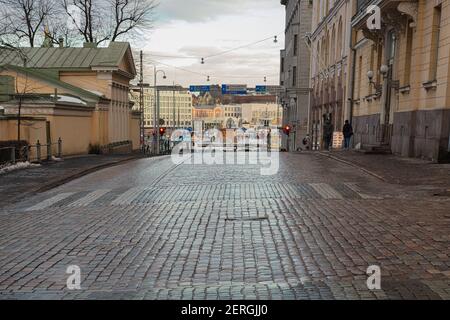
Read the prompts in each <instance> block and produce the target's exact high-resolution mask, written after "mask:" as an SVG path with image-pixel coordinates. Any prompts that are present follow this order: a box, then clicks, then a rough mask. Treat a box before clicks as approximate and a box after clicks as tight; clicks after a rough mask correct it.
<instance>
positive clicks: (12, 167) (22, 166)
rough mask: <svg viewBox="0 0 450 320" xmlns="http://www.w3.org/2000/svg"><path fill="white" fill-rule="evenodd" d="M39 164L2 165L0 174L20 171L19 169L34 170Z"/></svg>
mask: <svg viewBox="0 0 450 320" xmlns="http://www.w3.org/2000/svg"><path fill="white" fill-rule="evenodd" d="M40 166H41V165H40V164H35V163H30V162H28V161H27V162H18V163H16V164H6V165H2V166H0V174H3V173H7V172H11V171H16V170H21V169H26V168H35V167H40Z"/></svg>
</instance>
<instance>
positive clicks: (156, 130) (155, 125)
mask: <svg viewBox="0 0 450 320" xmlns="http://www.w3.org/2000/svg"><path fill="white" fill-rule="evenodd" d="M160 72H161V73H162V74H163V79H167V77H166V73H165V72H164V70H157V69H156V65H154V66H153V75H154V81H153V83H154V86H155V89H154V94H155V105H154V109H153V133H154V134H155V136H156V144H154V146H153V151H154V153H155V154H159V90H158V87H157V80H158V73H160Z"/></svg>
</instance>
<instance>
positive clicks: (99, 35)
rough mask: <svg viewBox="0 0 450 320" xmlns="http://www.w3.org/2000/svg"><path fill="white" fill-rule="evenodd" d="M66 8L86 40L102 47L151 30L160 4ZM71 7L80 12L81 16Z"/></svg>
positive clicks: (83, 0)
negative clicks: (102, 44)
mask: <svg viewBox="0 0 450 320" xmlns="http://www.w3.org/2000/svg"><path fill="white" fill-rule="evenodd" d="M0 1H1V0H0ZM63 6H64V8H65V11H66V13H67V15H68V16H69V19H71V21H72V22H73V25H75V27H76V29H77V30H76V31H77V32H78V33H79V35H81V36H82V38H83V39H84V41H86V42H91V43H96V44H101V43H103V42H105V41H116V40H119V39H120V38H121V37H122V36H124V35H125V34H127V35H129V36H133V33H135V32H137V31H138V30H141V31H145V30H148V29H150V28H151V27H152V22H153V13H154V11H155V8H156V6H157V3H156V1H155V0H97V1H93V0H63ZM71 7H72V8H73V7H76V8H77V9H78V10H77V11H78V13H79V14H80V16H79V17H77V16H76V15H75V14H74V12H72V11H71V10H70V8H71Z"/></svg>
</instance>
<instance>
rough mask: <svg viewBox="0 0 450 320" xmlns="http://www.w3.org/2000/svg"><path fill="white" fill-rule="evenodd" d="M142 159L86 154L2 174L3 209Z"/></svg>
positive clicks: (0, 186)
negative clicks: (109, 168) (37, 194)
mask: <svg viewBox="0 0 450 320" xmlns="http://www.w3.org/2000/svg"><path fill="white" fill-rule="evenodd" d="M140 157H142V155H141V154H127V155H85V156H77V157H70V158H65V159H63V161H59V162H56V161H51V162H46V163H43V164H42V165H41V166H39V167H31V168H26V169H23V170H17V171H12V172H9V173H5V174H0V208H1V207H3V206H5V205H7V204H10V203H16V202H18V201H20V200H21V199H24V198H26V197H28V196H29V195H30V194H33V193H37V192H43V191H46V190H49V189H52V188H55V187H57V186H59V185H61V184H64V183H66V182H68V181H70V180H73V179H76V178H79V177H81V176H84V175H86V174H89V173H91V172H94V171H97V170H100V169H103V168H106V167H110V166H114V165H117V164H121V163H124V162H127V161H130V160H133V159H138V158H140Z"/></svg>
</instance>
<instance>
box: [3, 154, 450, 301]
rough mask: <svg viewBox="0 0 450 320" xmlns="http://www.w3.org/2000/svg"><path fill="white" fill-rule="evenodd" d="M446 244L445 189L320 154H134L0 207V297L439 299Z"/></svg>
mask: <svg viewBox="0 0 450 320" xmlns="http://www.w3.org/2000/svg"><path fill="white" fill-rule="evenodd" d="M162 160H165V161H162ZM449 247H450V199H449V198H447V197H439V198H433V197H430V196H429V195H427V194H424V193H422V192H414V190H411V189H410V188H408V187H407V186H400V185H393V184H387V183H385V182H382V181H379V180H377V179H376V178H374V177H372V176H369V175H366V174H364V173H362V172H360V171H358V170H355V169H354V168H352V167H350V166H347V165H345V164H342V163H339V162H336V161H334V160H332V159H327V158H325V157H321V156H318V155H314V154H286V153H282V154H280V170H279V172H278V173H277V174H276V175H273V176H262V175H260V167H259V166H258V165H249V164H246V165H245V164H244V165H214V166H211V165H206V164H203V165H193V164H187V163H184V164H180V165H174V164H172V162H171V161H170V158H169V157H165V158H160V159H142V160H138V161H134V162H131V163H127V164H124V165H121V166H117V167H113V168H109V169H105V170H102V171H99V172H97V173H93V174H91V175H88V176H86V177H83V178H80V179H78V180H75V181H72V182H70V183H68V184H66V185H63V186H61V187H59V188H56V189H54V190H51V191H48V192H45V193H42V194H38V195H36V196H33V197H31V198H28V199H26V200H24V201H22V202H20V203H16V204H14V205H11V206H9V207H6V208H4V209H2V211H1V213H0V299H450V258H449V255H450V250H449ZM69 265H78V266H79V267H80V268H81V290H68V289H67V288H66V280H67V277H68V275H67V274H66V269H67V267H68V266H69ZM370 265H379V266H380V267H381V276H382V277H381V287H382V288H381V290H368V288H367V285H366V280H367V277H368V276H367V274H366V270H367V268H368V266H370Z"/></svg>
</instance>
